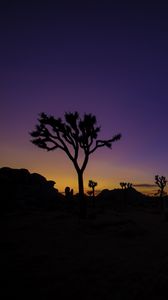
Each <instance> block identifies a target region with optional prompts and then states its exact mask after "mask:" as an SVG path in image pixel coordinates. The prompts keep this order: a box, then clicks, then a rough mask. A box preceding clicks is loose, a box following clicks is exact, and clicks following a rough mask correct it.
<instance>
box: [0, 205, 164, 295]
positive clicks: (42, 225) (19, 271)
mask: <svg viewBox="0 0 168 300" xmlns="http://www.w3.org/2000/svg"><path fill="white" fill-rule="evenodd" d="M0 244H1V245H0V249H1V256H0V257H1V284H2V287H1V290H0V293H1V299H5V298H8V299H10V298H14V299H15V298H16V299H17V298H22V299H26V298H27V299H30V297H38V298H42V299H53V298H57V299H67V298H71V299H74V298H76V299H82V300H83V299H87V300H91V299H104V300H105V299H114V300H118V299H126V298H127V299H149V298H150V299H167V298H168V295H167V294H168V222H167V221H166V220H165V218H164V215H163V214H162V213H161V212H159V211H154V210H150V209H142V208H137V207H136V208H135V207H134V208H133V207H128V208H127V209H125V210H124V211H117V210H114V209H108V210H104V211H100V212H99V213H97V214H96V217H94V218H91V217H90V218H89V217H88V218H87V219H84V220H81V219H80V218H79V217H78V216H77V215H76V214H73V213H72V212H71V211H70V212H68V211H66V210H56V209H54V210H25V211H14V212H8V213H5V214H3V215H2V216H1V239H0ZM2 295H3V296H2Z"/></svg>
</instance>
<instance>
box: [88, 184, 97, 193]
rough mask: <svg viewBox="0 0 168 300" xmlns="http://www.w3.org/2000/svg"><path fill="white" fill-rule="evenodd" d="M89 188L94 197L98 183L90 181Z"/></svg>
mask: <svg viewBox="0 0 168 300" xmlns="http://www.w3.org/2000/svg"><path fill="white" fill-rule="evenodd" d="M88 186H89V187H90V188H91V189H92V196H93V197H94V196H95V187H96V186H97V182H95V181H93V180H89V183H88Z"/></svg>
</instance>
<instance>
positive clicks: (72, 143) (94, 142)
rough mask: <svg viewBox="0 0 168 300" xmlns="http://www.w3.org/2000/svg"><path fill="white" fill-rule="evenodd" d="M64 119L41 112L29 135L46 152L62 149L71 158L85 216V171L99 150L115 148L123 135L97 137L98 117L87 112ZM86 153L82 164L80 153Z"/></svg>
mask: <svg viewBox="0 0 168 300" xmlns="http://www.w3.org/2000/svg"><path fill="white" fill-rule="evenodd" d="M64 117H65V122H63V121H62V119H61V118H55V117H54V116H48V115H46V114H45V113H41V114H40V117H39V119H38V122H39V123H38V125H36V129H35V131H32V132H31V133H30V135H31V136H32V137H33V139H32V140H31V142H32V143H33V144H35V145H36V146H38V147H40V148H43V149H45V150H47V151H53V150H56V149H61V150H62V151H64V152H65V153H66V155H67V156H68V157H69V159H70V160H71V161H72V163H73V165H74V167H75V170H76V172H77V175H78V187H79V196H80V202H81V215H83V216H86V201H85V200H84V185H83V173H84V170H85V168H86V166H87V163H88V160H89V157H90V155H91V154H92V153H94V152H95V151H96V150H97V149H99V148H102V147H108V148H111V147H112V143H113V142H115V141H118V140H119V139H120V138H121V134H117V135H114V136H113V137H112V138H110V139H108V140H98V139H97V136H98V133H99V131H100V127H99V126H97V120H96V117H95V116H94V115H92V114H85V115H84V116H83V118H80V117H79V114H78V112H74V113H71V112H70V113H65V115H64ZM81 152H82V153H83V160H82V163H80V162H79V158H81V156H80V153H81Z"/></svg>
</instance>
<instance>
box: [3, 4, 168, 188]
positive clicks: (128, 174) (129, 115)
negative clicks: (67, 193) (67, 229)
mask: <svg viewBox="0 0 168 300" xmlns="http://www.w3.org/2000/svg"><path fill="white" fill-rule="evenodd" d="M57 2H59V1H42V3H40V2H38V1H21V2H19V1H4V3H3V4H1V7H0V37H1V47H0V50H1V56H0V99H1V101H0V107H1V108H0V120H1V121H0V122H1V126H0V137H1V147H0V167H4V166H9V167H12V168H27V169H29V170H30V172H37V173H40V174H42V175H44V176H45V177H46V178H47V179H51V180H54V181H55V182H56V187H57V188H58V189H59V191H63V190H64V188H65V187H66V186H70V187H71V188H74V190H75V191H77V176H76V173H75V170H74V168H73V166H72V163H71V162H70V161H69V159H68V158H67V157H66V156H65V154H64V153H62V152H61V151H59V150H58V151H53V152H46V151H44V150H42V149H39V148H38V147H36V146H35V145H33V144H32V143H31V142H30V135H29V132H30V131H32V130H33V129H34V128H35V124H37V118H38V114H39V113H40V112H43V111H44V112H45V113H47V114H51V115H54V116H55V117H62V118H64V113H65V112H74V111H78V112H79V113H80V115H81V116H83V114H84V113H92V114H93V115H95V116H96V118H97V122H98V124H99V125H100V126H101V132H100V135H99V138H102V139H109V138H110V137H111V136H113V135H114V134H117V133H121V134H122V139H121V140H120V141H117V142H116V143H114V144H113V147H112V150H109V149H105V148H102V149H99V150H98V151H97V152H95V153H94V155H93V156H92V157H91V158H90V161H89V163H88V166H87V169H86V171H85V174H84V181H85V182H84V183H85V189H86V190H87V189H88V187H87V185H88V180H89V179H92V180H94V181H96V182H97V183H98V186H97V189H103V188H109V189H112V188H115V187H116V188H117V187H119V183H120V182H121V181H126V182H131V183H133V184H136V185H140V187H137V189H139V190H142V189H143V191H144V192H145V191H148V192H151V193H153V192H154V190H156V189H155V188H154V187H153V186H152V185H153V184H154V177H155V175H156V174H159V175H163V176H167V177H168V138H167V129H168V122H167V114H168V84H167V83H168V4H166V3H162V1H159V2H158V3H155V2H154V3H152V4H151V3H149V2H148V1H145V3H142V2H141V3H140V1H138V2H137V1H134V3H131V2H129V1H123V2H122V1H117V2H114V1H110V2H108V1H92V0H90V1H78V2H74V1H61V3H57ZM126 2H127V3H126ZM150 185H151V186H150Z"/></svg>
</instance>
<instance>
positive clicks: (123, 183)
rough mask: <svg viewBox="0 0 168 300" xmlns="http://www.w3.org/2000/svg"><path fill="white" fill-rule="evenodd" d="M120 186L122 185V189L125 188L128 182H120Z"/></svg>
mask: <svg viewBox="0 0 168 300" xmlns="http://www.w3.org/2000/svg"><path fill="white" fill-rule="evenodd" d="M120 186H121V188H122V190H123V189H125V188H126V182H120Z"/></svg>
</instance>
